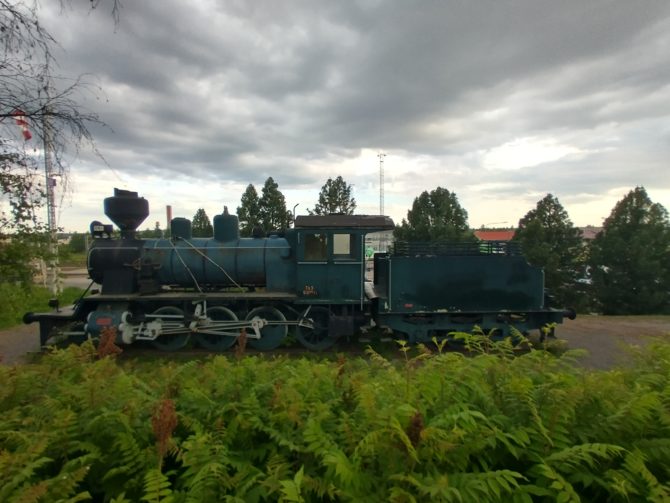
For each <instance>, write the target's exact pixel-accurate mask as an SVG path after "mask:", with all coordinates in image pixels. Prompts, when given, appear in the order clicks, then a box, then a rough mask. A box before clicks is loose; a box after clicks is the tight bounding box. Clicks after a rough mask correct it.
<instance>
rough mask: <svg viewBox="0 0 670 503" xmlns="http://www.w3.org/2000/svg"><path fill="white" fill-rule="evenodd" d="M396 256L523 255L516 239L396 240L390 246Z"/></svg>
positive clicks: (390, 251) (392, 253)
mask: <svg viewBox="0 0 670 503" xmlns="http://www.w3.org/2000/svg"><path fill="white" fill-rule="evenodd" d="M389 253H390V254H391V256H394V257H426V256H457V257H462V256H477V255H507V256H518V255H521V254H522V253H521V246H520V244H519V243H517V242H514V241H474V242H452V241H432V242H410V241H396V242H394V243H393V245H392V246H391V247H390V248H389Z"/></svg>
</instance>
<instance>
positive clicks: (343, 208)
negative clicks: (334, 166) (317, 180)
mask: <svg viewBox="0 0 670 503" xmlns="http://www.w3.org/2000/svg"><path fill="white" fill-rule="evenodd" d="M351 188H352V187H351V185H349V184H348V183H347V182H345V181H344V179H343V178H342V177H341V176H338V177H337V178H335V180H333V179H332V178H328V181H326V183H325V184H324V185H323V187H321V192H320V193H319V202H318V203H316V206H314V210H313V211H312V210H307V211H308V212H309V214H310V215H329V214H331V213H342V214H344V215H353V214H354V210H355V209H356V199H354V198H353V197H351Z"/></svg>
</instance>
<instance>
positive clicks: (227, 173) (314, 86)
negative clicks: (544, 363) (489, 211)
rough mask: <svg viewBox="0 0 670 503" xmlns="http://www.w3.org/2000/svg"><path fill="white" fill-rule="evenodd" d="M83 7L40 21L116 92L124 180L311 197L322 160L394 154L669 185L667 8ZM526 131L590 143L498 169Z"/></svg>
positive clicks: (99, 104)
mask: <svg viewBox="0 0 670 503" xmlns="http://www.w3.org/2000/svg"><path fill="white" fill-rule="evenodd" d="M87 4H88V2H84V1H83V0H78V1H73V5H72V9H70V10H68V11H67V12H66V13H64V14H61V13H58V12H56V11H55V10H48V9H45V10H44V16H45V19H44V21H45V23H46V24H47V26H48V27H49V28H50V29H51V30H52V31H53V33H54V35H55V36H56V38H57V39H58V40H59V41H60V43H61V46H62V48H63V52H62V54H60V55H59V61H60V63H61V71H62V72H63V73H64V74H69V75H78V74H81V73H86V74H91V75H93V76H94V77H92V78H93V81H94V82H95V83H97V84H98V85H100V87H101V88H102V89H103V90H104V93H103V96H102V99H100V100H98V101H91V100H90V99H88V101H87V105H88V106H89V108H91V109H94V110H95V111H97V112H98V113H99V114H100V117H101V118H102V119H103V120H104V121H105V122H107V123H108V124H109V126H110V127H109V128H102V129H99V128H96V129H95V130H94V133H95V135H96V139H97V142H98V147H99V149H100V151H101V152H102V154H103V155H104V156H105V159H106V160H107V161H108V163H109V165H110V166H111V167H112V168H113V169H114V170H116V171H117V172H119V173H120V174H123V173H128V174H137V173H138V172H141V173H147V174H148V175H152V176H161V174H163V175H164V176H184V177H188V176H193V177H197V178H198V179H205V180H211V181H218V180H221V178H222V177H225V178H226V181H228V182H232V183H238V184H242V185H246V184H247V183H250V182H252V183H262V180H263V179H264V177H266V176H269V175H272V176H274V177H275V179H277V180H280V183H281V186H282V189H290V188H291V187H295V188H296V189H297V188H304V187H309V186H313V187H314V191H315V194H316V192H317V191H318V189H319V188H320V186H321V185H322V184H323V181H324V179H325V178H326V177H327V176H324V173H323V170H315V169H311V166H312V165H313V164H315V163H316V164H318V163H322V162H324V161H325V160H326V159H330V160H331V161H333V162H334V161H335V160H337V159H340V160H343V161H344V160H346V159H351V158H355V157H357V156H358V155H359V154H360V153H361V151H362V149H372V150H376V149H383V150H385V151H387V152H392V153H393V152H395V153H397V154H398V155H402V156H405V158H407V159H409V160H411V159H413V158H415V157H418V156H428V157H429V158H431V159H432V161H431V162H432V164H431V165H432V166H434V170H435V172H434V173H433V172H431V171H430V170H428V172H430V173H432V174H433V175H435V176H440V173H444V172H447V171H448V172H450V173H457V175H455V176H450V177H449V178H447V179H445V178H444V177H443V176H441V177H440V178H439V179H434V180H433V179H429V178H426V176H428V175H426V173H427V172H426V171H424V170H412V169H407V170H405V171H402V172H399V173H398V174H397V176H395V179H396V180H397V181H398V183H400V182H401V181H406V183H407V187H408V189H409V188H414V187H416V188H417V189H418V188H419V187H420V186H425V187H430V186H431V184H432V186H435V185H437V184H441V185H444V186H447V187H449V188H450V189H452V190H455V191H456V192H457V193H459V194H461V193H466V195H467V192H468V191H470V190H472V191H473V192H472V194H474V193H475V192H474V191H475V188H474V187H476V186H477V184H483V183H490V184H492V185H491V187H494V188H492V189H490V191H488V192H487V191H486V189H482V190H483V193H484V194H486V195H488V196H491V197H493V196H494V195H495V194H496V191H501V190H502V191H503V192H502V193H503V194H504V195H506V196H509V197H512V196H513V195H514V193H517V194H518V193H519V192H524V193H528V194H535V193H542V192H544V193H546V192H551V191H554V190H556V188H560V190H561V191H563V192H562V193H565V194H568V195H569V194H579V193H582V192H585V191H586V192H589V193H592V194H598V193H605V192H607V191H608V190H611V189H612V188H615V187H620V186H631V187H632V186H634V185H636V184H640V183H645V184H654V185H655V186H657V187H659V188H660V187H663V188H664V189H665V190H670V179H669V177H668V175H667V172H668V170H667V166H666V165H665V162H666V161H665V159H667V158H668V155H667V154H668V128H667V127H665V128H664V127H663V126H662V124H664V123H666V124H667V123H668V122H667V121H668V116H669V115H670V105H669V103H670V62H669V61H668V58H667V54H668V50H670V4H668V3H665V2H647V3H637V2H625V1H623V0H593V1H590V2H582V1H576V0H575V1H571V2H551V1H548V0H547V1H535V0H509V1H505V2H462V1H456V0H452V1H438V0H435V1H428V2H421V3H420V4H415V3H407V2H401V1H373V0H370V1H363V0H361V1H347V2H312V1H307V0H305V1H294V2H274V1H270V0H266V1H254V2H234V1H227V2H205V1H201V2H195V1H194V2H178V1H176V0H165V1H160V2H124V3H123V8H122V11H121V19H120V23H119V24H118V26H115V25H114V23H113V20H112V19H111V16H110V15H109V13H108V12H106V11H104V10H96V11H93V12H90V11H89V10H87ZM519 138H550V139H552V141H555V142H556V143H557V144H564V145H568V146H571V147H574V148H575V149H578V150H579V151H580V152H581V154H580V155H578V156H574V155H572V156H566V157H564V158H561V159H559V160H555V161H548V162H541V163H539V164H536V165H533V166H529V167H523V162H522V161H521V160H520V161H519V162H520V163H521V164H522V165H521V166H518V167H517V168H516V169H512V170H502V171H501V170H491V169H487V168H486V167H485V166H484V165H483V161H484V159H485V155H486V153H487V152H490V151H492V150H493V149H496V148H497V147H500V146H501V145H503V144H506V143H509V142H512V141H514V140H515V139H519ZM82 161H83V164H84V165H86V166H87V169H102V164H101V163H100V162H99V161H98V160H96V159H95V158H94V157H92V156H90V155H88V154H85V153H84V154H83V155H82ZM73 169H78V167H77V165H75V166H74V167H73ZM333 169H335V170H336V169H337V168H336V165H334V167H333ZM334 174H337V173H334ZM431 176H432V175H431ZM372 182H374V180H372ZM356 183H357V185H358V186H360V187H368V186H370V184H371V181H370V180H357V181H356ZM452 183H457V184H461V185H460V186H451V185H452ZM496 184H498V185H496ZM465 187H472V189H469V188H465ZM500 187H508V189H504V190H503V189H500ZM479 193H481V191H480V192H479ZM415 195H417V194H407V199H408V206H409V204H411V199H412V198H413V197H414V196H415ZM661 202H664V201H661ZM665 203H666V204H667V203H668V201H665Z"/></svg>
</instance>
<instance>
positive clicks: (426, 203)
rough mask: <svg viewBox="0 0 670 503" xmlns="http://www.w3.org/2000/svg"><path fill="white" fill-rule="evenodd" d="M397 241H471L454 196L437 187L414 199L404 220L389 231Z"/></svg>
mask: <svg viewBox="0 0 670 503" xmlns="http://www.w3.org/2000/svg"><path fill="white" fill-rule="evenodd" d="M393 235H394V237H395V238H396V239H398V240H401V241H446V240H449V241H465V240H472V239H474V235H473V234H472V232H471V231H470V228H469V226H468V212H467V211H465V210H464V209H463V208H462V207H461V205H460V203H459V202H458V197H456V193H454V192H449V191H448V190H447V189H444V188H442V187H437V188H436V189H435V190H432V191H430V192H428V191H424V192H422V193H421V195H420V196H419V197H417V198H415V199H414V203H413V204H412V209H411V210H408V211H407V219H404V218H403V220H402V223H401V224H400V225H397V226H396V228H395V230H394V231H393Z"/></svg>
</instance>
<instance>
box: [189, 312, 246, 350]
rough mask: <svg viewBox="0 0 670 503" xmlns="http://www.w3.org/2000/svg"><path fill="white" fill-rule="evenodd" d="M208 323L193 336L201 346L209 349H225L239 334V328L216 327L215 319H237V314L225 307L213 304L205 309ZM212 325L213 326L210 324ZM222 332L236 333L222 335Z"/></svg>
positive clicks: (233, 342)
mask: <svg viewBox="0 0 670 503" xmlns="http://www.w3.org/2000/svg"><path fill="white" fill-rule="evenodd" d="M207 318H208V323H207V325H204V326H203V327H201V328H200V330H199V332H198V333H197V334H195V338H196V340H197V341H198V344H200V345H201V346H202V347H203V348H205V349H208V350H210V351H225V350H227V349H229V348H230V347H231V346H232V345H233V344H235V341H237V336H239V335H240V334H239V332H240V331H239V329H238V328H235V329H230V328H225V327H222V328H218V327H216V326H215V324H216V322H217V321H237V316H236V315H235V313H234V312H232V311H231V310H230V309H228V308H227V307H223V306H214V307H210V308H209V309H207ZM211 325H214V326H211ZM222 332H227V333H233V332H234V333H235V334H236V335H224V334H223V333H222Z"/></svg>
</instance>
